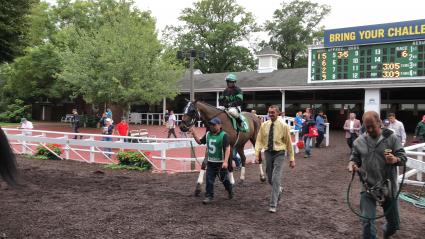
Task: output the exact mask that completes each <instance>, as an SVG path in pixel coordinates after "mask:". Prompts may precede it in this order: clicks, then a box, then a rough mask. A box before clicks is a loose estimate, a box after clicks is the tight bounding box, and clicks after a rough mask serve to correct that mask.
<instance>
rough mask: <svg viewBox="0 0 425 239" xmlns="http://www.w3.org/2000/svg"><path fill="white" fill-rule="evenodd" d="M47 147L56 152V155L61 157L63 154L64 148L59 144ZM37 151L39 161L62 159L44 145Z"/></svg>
mask: <svg viewBox="0 0 425 239" xmlns="http://www.w3.org/2000/svg"><path fill="white" fill-rule="evenodd" d="M46 147H47V148H49V149H50V150H52V151H53V152H55V154H57V155H61V153H62V148H61V146H60V145H59V144H47V145H46ZM36 150H37V152H36V153H35V155H36V156H37V158H39V159H50V160H60V159H61V158H59V157H58V156H56V155H54V154H53V153H52V152H50V151H49V150H48V149H46V148H45V147H43V146H42V145H39V146H38V147H37V149H36Z"/></svg>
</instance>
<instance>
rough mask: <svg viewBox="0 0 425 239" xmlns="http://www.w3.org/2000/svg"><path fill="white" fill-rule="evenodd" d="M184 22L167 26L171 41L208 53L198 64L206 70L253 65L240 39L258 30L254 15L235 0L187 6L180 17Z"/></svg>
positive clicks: (207, 0) (205, 0)
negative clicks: (179, 25) (180, 24)
mask: <svg viewBox="0 0 425 239" xmlns="http://www.w3.org/2000/svg"><path fill="white" fill-rule="evenodd" d="M179 20H181V21H183V22H184V23H185V25H183V26H181V27H178V26H174V27H173V26H172V27H168V30H167V32H166V33H165V35H166V38H168V39H169V41H173V42H174V45H178V46H179V48H181V49H191V48H194V49H197V50H198V51H204V52H205V53H206V55H207V57H206V59H205V60H197V62H196V64H195V68H199V69H200V70H201V71H202V72H204V73H216V72H238V71H243V70H248V69H253V68H254V65H255V62H254V58H253V56H252V54H251V52H250V51H249V49H247V48H246V47H243V46H241V42H243V41H244V40H248V38H249V35H250V33H251V32H255V31H257V30H258V28H257V26H256V24H255V22H254V17H253V16H252V14H251V13H249V12H246V11H245V9H244V8H243V7H241V6H240V5H238V4H237V3H236V0H201V1H198V2H195V3H194V4H193V7H192V8H185V9H183V11H182V14H181V15H180V17H179Z"/></svg>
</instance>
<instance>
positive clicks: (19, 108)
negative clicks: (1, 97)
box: [0, 99, 31, 123]
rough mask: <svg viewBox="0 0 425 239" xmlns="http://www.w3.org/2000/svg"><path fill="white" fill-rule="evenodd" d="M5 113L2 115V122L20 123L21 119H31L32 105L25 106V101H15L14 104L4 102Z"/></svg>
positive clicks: (0, 115)
mask: <svg viewBox="0 0 425 239" xmlns="http://www.w3.org/2000/svg"><path fill="white" fill-rule="evenodd" d="M2 104H6V105H5V109H4V112H2V113H0V121H5V122H12V123H16V122H20V121H21V118H27V119H31V113H30V112H31V105H25V103H24V101H22V100H20V99H15V101H14V102H7V101H4V102H2Z"/></svg>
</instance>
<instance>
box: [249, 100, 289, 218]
mask: <svg viewBox="0 0 425 239" xmlns="http://www.w3.org/2000/svg"><path fill="white" fill-rule="evenodd" d="M268 114H269V117H270V119H269V120H267V121H266V122H264V123H263V124H262V125H261V127H260V130H259V132H258V135H257V141H256V142H255V161H256V162H259V163H261V160H262V159H261V151H262V150H265V152H264V156H265V160H266V173H267V179H268V182H269V184H270V185H271V186H272V193H271V197H270V208H269V212H272V213H275V212H276V208H277V204H278V201H279V199H280V197H281V194H282V187H281V180H282V169H283V166H282V163H283V160H284V159H285V154H287V155H288V157H289V167H291V168H294V167H295V158H294V151H293V148H292V140H291V129H290V127H289V125H287V124H286V123H283V122H281V121H280V120H278V116H279V114H280V111H279V107H278V106H277V105H272V106H270V107H269V111H268Z"/></svg>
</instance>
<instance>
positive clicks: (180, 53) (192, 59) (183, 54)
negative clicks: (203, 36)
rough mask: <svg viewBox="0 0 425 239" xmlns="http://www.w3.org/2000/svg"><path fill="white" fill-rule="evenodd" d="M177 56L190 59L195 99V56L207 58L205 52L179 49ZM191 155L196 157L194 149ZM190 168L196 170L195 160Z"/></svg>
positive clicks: (192, 92)
mask: <svg viewBox="0 0 425 239" xmlns="http://www.w3.org/2000/svg"><path fill="white" fill-rule="evenodd" d="M177 58H178V59H180V60H187V59H188V60H189V72H190V74H189V80H190V101H191V102H193V101H195V79H194V78H193V65H194V63H195V58H198V59H205V52H202V51H200V52H199V54H198V52H197V51H196V50H195V49H190V50H184V51H177ZM190 157H191V158H195V157H196V155H195V152H194V150H190ZM190 169H191V170H195V161H191V162H190Z"/></svg>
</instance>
